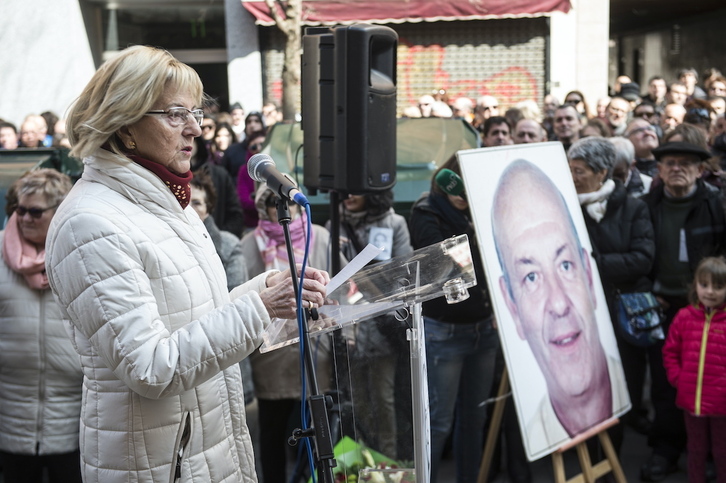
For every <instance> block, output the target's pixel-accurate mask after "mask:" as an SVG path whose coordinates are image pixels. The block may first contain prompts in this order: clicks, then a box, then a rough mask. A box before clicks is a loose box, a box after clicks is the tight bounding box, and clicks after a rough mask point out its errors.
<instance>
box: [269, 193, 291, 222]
mask: <svg viewBox="0 0 726 483" xmlns="http://www.w3.org/2000/svg"><path fill="white" fill-rule="evenodd" d="M273 196H274V195H273ZM271 203H274V202H270V203H268V205H266V206H265V208H266V209H267V216H268V217H269V218H270V221H272V222H273V223H276V222H277V205H275V204H272V206H269V204H271ZM287 209H288V210H289V211H290V218H292V219H295V218H297V215H298V213H299V211H298V209H297V205H296V204H294V203H290V204H289V205H288V207H287Z"/></svg>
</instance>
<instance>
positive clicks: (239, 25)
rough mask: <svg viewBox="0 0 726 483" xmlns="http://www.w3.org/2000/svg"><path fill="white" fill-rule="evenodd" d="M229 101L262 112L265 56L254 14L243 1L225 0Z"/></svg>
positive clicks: (249, 109)
mask: <svg viewBox="0 0 726 483" xmlns="http://www.w3.org/2000/svg"><path fill="white" fill-rule="evenodd" d="M224 3H225V23H226V27H227V58H228V66H227V76H228V77H229V103H230V104H233V103H235V102H239V103H241V104H242V106H243V107H244V109H245V113H248V112H251V111H261V110H262V104H263V98H262V97H263V93H262V57H261V55H260V42H259V37H258V33H257V26H256V25H255V21H254V17H252V15H251V14H250V13H249V12H248V11H247V10H245V8H244V7H243V6H242V2H241V1H240V0H225V2H224Z"/></svg>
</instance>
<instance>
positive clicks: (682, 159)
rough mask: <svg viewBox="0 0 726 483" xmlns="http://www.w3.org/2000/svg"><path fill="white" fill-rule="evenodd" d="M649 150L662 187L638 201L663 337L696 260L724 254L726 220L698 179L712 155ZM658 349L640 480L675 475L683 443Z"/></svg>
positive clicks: (684, 149) (694, 149)
mask: <svg viewBox="0 0 726 483" xmlns="http://www.w3.org/2000/svg"><path fill="white" fill-rule="evenodd" d="M652 152H653V154H654V155H655V158H656V159H657V161H658V174H659V175H660V179H661V180H662V183H660V184H659V185H658V186H656V187H653V188H651V191H650V192H649V193H648V194H647V195H645V196H644V197H643V198H642V199H643V200H644V201H645V202H646V204H647V205H648V207H649V209H650V215H651V219H652V221H653V228H654V230H655V252H656V259H655V264H654V266H653V273H652V274H651V278H652V279H653V292H654V293H655V295H656V297H658V300H659V301H660V302H661V305H662V306H663V309H664V311H665V318H664V327H663V329H664V331H665V332H666V334H667V331H668V328H669V326H670V323H671V321H672V320H673V316H674V315H675V314H676V312H677V311H678V310H679V309H681V308H683V307H685V306H686V305H687V304H688V301H687V295H688V286H689V284H690V282H691V281H692V280H693V272H694V270H695V268H696V265H698V262H699V261H700V260H701V259H702V258H703V257H707V256H713V255H721V254H723V253H724V248H725V245H726V220H725V219H724V211H723V207H722V205H721V200H720V196H719V193H718V191H716V190H713V189H711V188H709V187H708V186H707V185H706V183H705V182H704V181H703V180H702V179H700V177H701V173H702V172H703V169H704V168H703V162H704V161H705V160H706V159H708V158H710V157H711V154H710V153H709V152H708V151H707V150H706V149H704V148H702V147H700V146H697V145H694V144H690V143H687V142H671V143H666V144H664V145H662V146H660V147H658V148H656V149H653V150H652ZM662 348H663V344H662V343H660V344H656V345H655V346H653V347H650V348H649V349H648V357H649V363H650V371H651V379H652V386H651V400H652V402H653V406H654V409H655V420H654V421H653V426H652V430H651V432H650V434H649V436H648V445H649V446H650V447H651V448H652V451H653V452H652V454H651V456H650V458H649V459H648V461H647V462H646V463H645V464H644V465H643V466H642V467H641V471H640V477H641V479H642V480H644V481H659V480H662V479H664V478H665V477H666V476H667V475H668V474H669V473H672V472H674V471H676V469H677V462H678V458H679V457H680V455H681V453H682V452H683V450H684V449H685V443H686V432H685V428H684V422H683V413H682V411H681V410H679V409H678V408H677V407H676V405H675V396H676V393H675V389H674V388H673V387H672V386H671V385H670V384H669V383H668V380H667V378H666V374H665V369H664V368H663V358H662V353H661V350H662Z"/></svg>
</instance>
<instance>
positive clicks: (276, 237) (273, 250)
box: [255, 212, 313, 270]
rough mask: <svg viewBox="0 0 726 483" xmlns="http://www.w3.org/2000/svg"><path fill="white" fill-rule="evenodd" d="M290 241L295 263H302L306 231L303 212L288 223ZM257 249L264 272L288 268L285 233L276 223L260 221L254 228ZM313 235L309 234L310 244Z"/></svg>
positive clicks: (305, 218)
mask: <svg viewBox="0 0 726 483" xmlns="http://www.w3.org/2000/svg"><path fill="white" fill-rule="evenodd" d="M289 226H290V240H291V241H292V251H293V254H294V255H295V262H296V263H302V261H303V255H304V254H305V233H306V231H307V215H306V214H305V213H304V212H303V213H301V215H300V216H298V217H297V218H295V219H294V220H292V221H291V222H290V225H289ZM255 240H256V241H257V247H258V248H259V250H260V255H262V260H263V261H264V262H265V270H285V269H286V268H288V267H289V266H290V263H289V261H288V258H287V247H286V246H285V233H284V232H283V231H282V226H281V225H280V224H279V223H278V222H276V221H270V220H260V221H259V222H258V224H257V228H255ZM312 243H313V234H312V233H311V234H310V244H311V245H312Z"/></svg>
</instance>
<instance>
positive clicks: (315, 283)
mask: <svg viewBox="0 0 726 483" xmlns="http://www.w3.org/2000/svg"><path fill="white" fill-rule="evenodd" d="M297 268H298V276H299V274H300V269H301V267H300V265H298V267H297ZM329 282H330V275H328V272H326V271H325V270H318V269H316V268H311V267H307V268H306V269H305V280H304V283H303V293H302V299H303V308H312V307H320V306H321V305H323V303H325V287H326V285H328V283H329ZM265 283H266V285H267V288H266V289H265V290H263V291H262V292H260V298H261V299H262V303H263V304H265V308H267V312H268V313H269V314H270V317H272V318H274V317H277V318H279V319H294V318H296V317H297V312H296V308H297V307H296V300H295V290H294V288H293V286H292V278H291V277H290V270H289V269H288V270H285V271H284V272H277V273H274V274H272V275H270V276H269V277H267V280H266V282H265Z"/></svg>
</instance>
